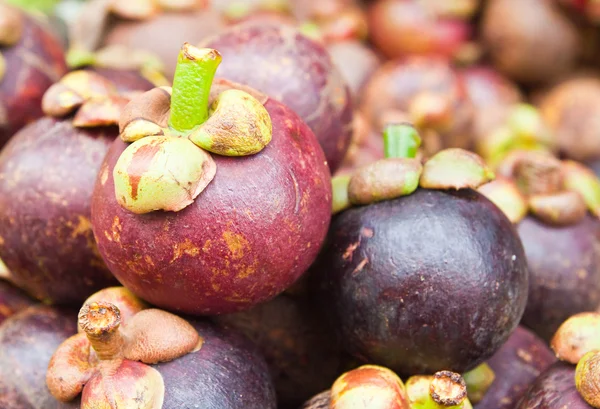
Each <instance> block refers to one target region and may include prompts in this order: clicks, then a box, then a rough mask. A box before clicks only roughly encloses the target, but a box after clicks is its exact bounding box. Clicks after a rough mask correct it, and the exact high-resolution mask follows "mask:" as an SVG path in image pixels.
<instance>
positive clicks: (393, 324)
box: [314, 189, 527, 376]
mask: <svg viewBox="0 0 600 409" xmlns="http://www.w3.org/2000/svg"><path fill="white" fill-rule="evenodd" d="M327 243H328V244H327V247H325V248H324V250H323V252H322V255H323V256H322V258H320V259H319V262H318V263H317V265H316V267H315V271H314V273H315V279H316V280H317V283H318V286H319V287H318V289H319V290H320V293H321V298H322V302H323V303H324V306H323V308H324V311H328V312H329V313H330V315H331V318H332V325H334V326H335V327H336V329H337V330H338V332H339V334H340V339H341V340H342V343H343V345H344V347H345V348H346V349H347V350H348V352H350V353H351V354H353V355H354V356H356V357H357V358H359V359H362V360H363V361H366V362H369V363H374V364H377V365H382V366H386V367H388V368H390V369H392V370H393V371H395V372H396V373H398V374H399V375H402V376H410V375H414V374H421V373H429V374H430V373H435V372H436V371H439V370H443V369H446V370H452V371H455V372H464V371H467V370H469V369H471V368H473V367H475V366H476V365H478V364H479V363H481V362H483V361H484V360H486V359H487V358H489V357H490V356H491V355H492V354H494V353H495V352H496V351H497V350H498V349H499V348H500V347H501V346H502V344H504V342H505V341H506V340H507V339H508V337H509V336H510V334H511V333H512V331H513V330H514V328H515V327H516V326H517V324H518V322H519V320H520V319H521V315H522V314H523V310H524V308H525V303H526V298H527V268H526V261H525V255H524V252H523V247H522V246H521V243H520V241H519V239H518V236H517V234H516V232H515V230H514V228H513V226H512V225H511V223H510V222H509V221H508V219H507V218H506V216H504V214H503V213H502V212H501V211H500V210H499V209H498V208H497V207H496V206H494V205H493V204H492V203H491V202H490V201H488V200H487V199H485V198H484V197H483V196H482V195H480V194H479V193H477V192H474V191H471V190H460V191H448V192H444V191H435V190H422V189H419V190H417V191H415V193H413V194H411V195H409V196H405V197H402V198H399V199H394V200H389V201H383V202H379V203H376V204H371V205H368V206H362V207H354V208H351V209H349V210H347V211H345V212H343V213H341V214H340V215H338V216H337V217H336V218H335V219H334V220H333V222H332V226H331V229H330V233H329V236H328V242H327Z"/></svg>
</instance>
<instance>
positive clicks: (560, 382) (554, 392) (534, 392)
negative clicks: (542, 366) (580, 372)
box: [516, 362, 592, 409]
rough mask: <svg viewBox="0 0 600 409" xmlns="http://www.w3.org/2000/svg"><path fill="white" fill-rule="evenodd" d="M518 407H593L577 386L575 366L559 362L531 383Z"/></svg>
mask: <svg viewBox="0 0 600 409" xmlns="http://www.w3.org/2000/svg"><path fill="white" fill-rule="evenodd" d="M516 408H517V409H542V408H543V409H563V408H569V409H591V408H592V406H590V405H588V404H587V403H586V402H585V400H584V399H583V398H582V397H581V395H580V394H579V392H578V391H577V388H576V386H575V367H574V366H572V365H569V364H565V363H562V362H557V363H555V364H554V365H552V366H551V367H550V368H548V369H546V370H545V371H544V372H543V373H542V374H541V375H540V376H539V377H538V378H537V379H536V381H535V382H534V383H533V385H531V387H530V388H529V389H528V390H527V392H526V393H525V396H523V399H521V401H520V402H519V404H518V405H517V406H516Z"/></svg>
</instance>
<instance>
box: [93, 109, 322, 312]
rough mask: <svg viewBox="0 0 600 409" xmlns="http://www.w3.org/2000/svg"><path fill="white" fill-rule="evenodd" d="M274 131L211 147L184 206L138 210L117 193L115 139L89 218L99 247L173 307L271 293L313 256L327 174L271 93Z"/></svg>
mask: <svg viewBox="0 0 600 409" xmlns="http://www.w3.org/2000/svg"><path fill="white" fill-rule="evenodd" d="M265 107H266V109H267V111H268V112H269V114H270V116H271V120H272V123H273V139H272V141H271V143H270V144H269V145H267V147H266V148H265V149H264V150H263V151H261V152H260V153H258V154H256V155H252V156H248V157H243V158H242V157H238V158H228V157H222V156H217V155H213V158H214V159H215V161H216V164H217V174H216V176H215V178H214V179H213V181H212V182H211V183H210V184H209V185H208V187H207V188H206V189H205V190H204V191H203V192H202V193H201V194H200V195H199V196H198V197H197V198H196V199H195V201H194V203H193V204H191V205H190V206H188V207H186V208H185V209H183V210H181V211H179V212H152V213H148V214H145V215H135V214H133V213H131V212H129V211H127V210H125V209H123V208H122V207H121V206H120V205H119V204H118V203H117V201H116V198H115V190H114V182H113V177H112V173H113V168H114V165H115V163H116V161H117V159H118V157H119V155H120V154H121V152H123V150H124V149H125V148H126V146H127V145H126V144H125V143H123V142H122V141H120V140H117V141H115V143H114V144H113V146H112V147H111V149H110V151H109V153H108V155H107V157H106V160H105V163H104V165H103V168H102V170H101V171H100V174H99V177H98V181H97V183H96V188H95V191H94V196H93V200H92V224H93V228H94V235H95V237H96V239H97V241H98V246H99V249H100V253H101V254H102V256H103V258H104V260H105V261H106V263H107V265H108V267H109V268H110V270H111V271H112V272H113V273H114V274H115V276H116V277H117V278H118V279H119V281H121V283H123V284H124V285H125V286H126V287H127V288H128V289H129V290H131V291H133V292H134V293H135V294H136V295H138V296H139V297H141V298H143V299H145V300H146V301H148V302H150V303H152V304H154V305H157V306H160V307H162V308H164V309H167V310H171V311H181V312H185V313H190V314H194V315H210V314H216V313H227V312H235V311H240V310H243V309H248V308H250V307H251V306H253V305H255V304H257V303H260V302H264V301H267V300H269V299H271V298H273V297H275V296H276V295H277V294H279V293H281V292H282V291H283V290H285V289H286V288H287V287H289V286H290V285H291V284H292V283H294V281H296V280H297V279H298V278H299V277H300V276H301V275H302V274H303V273H304V272H305V271H306V269H307V268H308V267H309V266H310V264H311V263H312V262H313V261H314V259H315V258H316V256H317V252H318V251H319V248H320V246H321V244H322V242H323V240H324V238H325V235H326V234H327V229H328V227H329V221H330V217H331V216H330V213H331V182H330V174H329V170H328V169H327V166H326V164H325V157H324V155H323V151H322V150H321V148H320V147H319V144H318V142H317V140H316V138H315V137H314V135H313V134H312V132H311V131H310V129H309V128H308V126H306V125H305V124H304V123H303V122H302V121H301V120H300V118H299V117H298V116H297V115H296V114H295V113H293V112H292V111H291V110H290V109H289V108H287V107H285V106H284V105H282V104H281V103H279V102H277V101H275V100H273V99H270V100H269V101H268V102H267V103H266V105H265Z"/></svg>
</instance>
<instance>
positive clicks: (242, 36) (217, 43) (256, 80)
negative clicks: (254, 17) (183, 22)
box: [203, 22, 352, 173]
mask: <svg viewBox="0 0 600 409" xmlns="http://www.w3.org/2000/svg"><path fill="white" fill-rule="evenodd" d="M203 46H206V47H211V48H216V49H217V50H219V52H220V53H221V54H222V55H223V62H222V63H221V65H220V66H219V68H218V70H217V75H218V76H220V77H223V78H226V79H228V80H232V81H235V82H239V83H242V84H246V85H249V86H251V87H253V88H255V89H257V90H259V91H262V92H264V93H265V94H268V95H270V96H271V97H273V98H275V99H277V100H279V101H280V102H282V103H284V104H285V105H287V106H289V107H290V108H291V109H292V110H294V111H295V112H296V113H297V114H298V115H300V117H301V118H302V119H303V120H304V122H306V124H307V125H308V126H309V127H310V128H311V129H312V130H313V132H314V133H315V135H316V136H317V139H318V140H319V143H320V144H321V147H322V148H323V151H324V152H325V157H326V158H327V163H328V164H329V168H330V169H331V172H332V173H334V172H335V171H336V169H337V168H338V167H339V165H340V164H341V163H342V160H343V159H344V155H345V154H346V150H347V149H348V146H349V144H350V139H351V137H352V98H351V95H350V89H349V88H348V86H347V85H346V84H345V82H344V80H343V78H342V75H341V73H340V72H339V71H338V69H337V68H336V67H335V66H334V64H333V62H332V60H331V57H330V56H329V54H328V52H327V50H326V49H325V48H324V47H323V46H321V45H320V44H318V43H316V42H314V41H312V40H310V39H308V38H307V37H305V36H303V35H301V34H300V33H298V32H297V31H296V30H295V29H294V28H292V27H289V26H288V25H285V24H274V23H266V24H265V23H264V22H263V23H260V24H257V23H246V24H240V25H237V26H234V27H231V28H230V29H228V30H227V31H224V32H223V33H221V34H220V35H218V36H216V37H213V38H210V39H209V40H208V41H207V42H205V44H203Z"/></svg>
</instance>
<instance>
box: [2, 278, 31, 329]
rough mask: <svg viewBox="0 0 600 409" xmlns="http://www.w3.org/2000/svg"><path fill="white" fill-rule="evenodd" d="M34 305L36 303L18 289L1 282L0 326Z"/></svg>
mask: <svg viewBox="0 0 600 409" xmlns="http://www.w3.org/2000/svg"><path fill="white" fill-rule="evenodd" d="M33 304H34V301H33V300H32V299H31V298H29V297H28V296H27V294H25V293H24V292H22V291H21V290H19V289H18V288H16V287H14V286H12V285H11V284H9V283H8V282H6V281H2V280H0V324H2V323H3V322H4V320H5V319H7V318H8V317H10V316H11V315H13V314H14V313H16V312H17V311H20V310H23V309H25V308H27V307H30V306H32V305H33Z"/></svg>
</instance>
